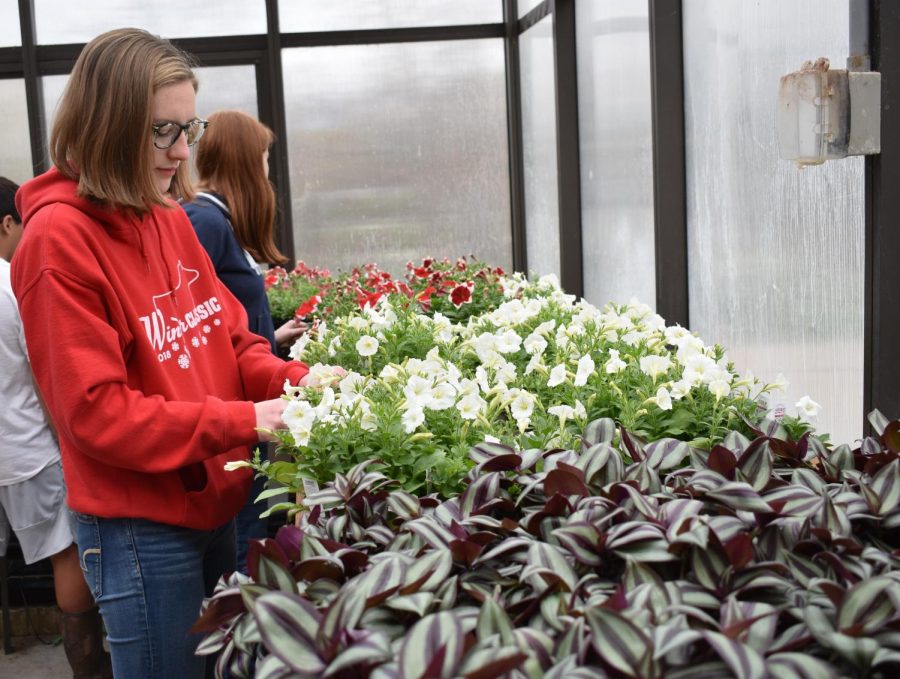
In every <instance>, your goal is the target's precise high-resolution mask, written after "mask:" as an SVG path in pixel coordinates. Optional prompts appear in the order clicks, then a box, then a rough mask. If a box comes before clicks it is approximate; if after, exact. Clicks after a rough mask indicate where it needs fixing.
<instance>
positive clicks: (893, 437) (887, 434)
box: [881, 420, 900, 453]
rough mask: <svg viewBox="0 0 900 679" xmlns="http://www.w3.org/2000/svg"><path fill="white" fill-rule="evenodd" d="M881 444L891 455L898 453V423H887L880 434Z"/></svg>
mask: <svg viewBox="0 0 900 679" xmlns="http://www.w3.org/2000/svg"><path fill="white" fill-rule="evenodd" d="M881 442H882V443H883V444H884V447H885V448H887V449H888V450H889V451H891V452H892V453H900V421H897V420H893V421H892V422H888V423H887V425H886V426H885V428H884V431H883V432H881Z"/></svg>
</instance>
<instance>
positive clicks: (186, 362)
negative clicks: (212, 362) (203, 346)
mask: <svg viewBox="0 0 900 679" xmlns="http://www.w3.org/2000/svg"><path fill="white" fill-rule="evenodd" d="M178 367H179V368H182V369H184V370H187V369H188V368H190V367H191V357H190V356H188V355H187V354H181V356H179V357H178Z"/></svg>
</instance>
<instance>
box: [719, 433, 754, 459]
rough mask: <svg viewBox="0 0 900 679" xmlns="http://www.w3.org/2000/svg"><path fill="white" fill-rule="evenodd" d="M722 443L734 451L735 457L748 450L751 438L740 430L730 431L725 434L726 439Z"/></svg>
mask: <svg viewBox="0 0 900 679" xmlns="http://www.w3.org/2000/svg"><path fill="white" fill-rule="evenodd" d="M722 445H723V446H725V447H726V448H728V450H730V451H731V452H732V453H734V456H735V457H740V456H741V453H743V452H744V451H745V450H747V447H748V446H749V445H750V439H748V438H747V437H746V436H744V435H743V434H742V433H740V432H739V431H734V430H732V431H730V432H728V433H727V434H725V439H724V440H723V441H722Z"/></svg>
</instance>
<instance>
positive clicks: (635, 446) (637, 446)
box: [622, 429, 646, 462]
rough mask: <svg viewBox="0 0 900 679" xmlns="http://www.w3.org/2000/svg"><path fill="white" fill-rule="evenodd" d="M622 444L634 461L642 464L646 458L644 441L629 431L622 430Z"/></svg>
mask: <svg viewBox="0 0 900 679" xmlns="http://www.w3.org/2000/svg"><path fill="white" fill-rule="evenodd" d="M622 444H623V445H624V446H625V450H627V451H628V454H629V455H630V456H631V459H632V461H634V462H642V461H643V460H644V459H645V458H646V454H645V452H644V443H643V441H641V439H639V438H638V437H637V436H635V435H634V434H632V433H631V432H629V431H628V430H627V429H622Z"/></svg>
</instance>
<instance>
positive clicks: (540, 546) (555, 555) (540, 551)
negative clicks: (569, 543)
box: [520, 542, 578, 592]
mask: <svg viewBox="0 0 900 679" xmlns="http://www.w3.org/2000/svg"><path fill="white" fill-rule="evenodd" d="M529 569H532V570H533V571H535V572H538V571H539V572H542V573H551V574H554V575H556V577H558V578H559V579H560V580H562V582H564V583H565V585H566V587H567V588H568V590H569V591H570V592H571V591H572V590H574V589H575V585H576V584H577V583H578V576H577V575H576V574H575V571H574V570H572V567H571V566H570V565H569V562H568V561H566V557H565V555H564V553H563V551H562V550H561V549H560V548H559V547H556V546H554V545H551V544H548V543H546V542H533V543H532V544H531V546H530V547H529V548H528V567H526V568H525V569H523V571H522V575H521V576H520V579H524V578H525V577H526V574H530V573H529Z"/></svg>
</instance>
